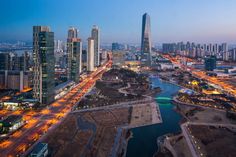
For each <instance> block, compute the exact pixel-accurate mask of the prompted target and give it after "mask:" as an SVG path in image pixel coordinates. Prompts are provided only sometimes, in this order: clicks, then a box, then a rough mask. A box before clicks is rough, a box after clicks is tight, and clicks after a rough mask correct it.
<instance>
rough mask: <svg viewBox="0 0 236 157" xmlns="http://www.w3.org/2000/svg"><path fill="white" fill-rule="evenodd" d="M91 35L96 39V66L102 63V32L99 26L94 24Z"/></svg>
mask: <svg viewBox="0 0 236 157" xmlns="http://www.w3.org/2000/svg"><path fill="white" fill-rule="evenodd" d="M91 37H92V38H93V40H94V66H96V67H97V66H99V65H100V32H99V28H98V26H95V25H94V26H93V28H92V32H91Z"/></svg>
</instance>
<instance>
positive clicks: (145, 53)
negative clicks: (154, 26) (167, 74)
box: [141, 13, 151, 66]
mask: <svg viewBox="0 0 236 157" xmlns="http://www.w3.org/2000/svg"><path fill="white" fill-rule="evenodd" d="M150 27H151V25H150V16H149V15H148V14H147V13H145V14H144V15H143V19H142V39H141V53H142V61H143V63H144V64H145V65H146V66H150V65H151V28H150Z"/></svg>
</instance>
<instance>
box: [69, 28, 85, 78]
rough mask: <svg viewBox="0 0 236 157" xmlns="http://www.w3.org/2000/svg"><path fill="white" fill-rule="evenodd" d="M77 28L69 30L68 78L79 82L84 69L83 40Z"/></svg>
mask: <svg viewBox="0 0 236 157" xmlns="http://www.w3.org/2000/svg"><path fill="white" fill-rule="evenodd" d="M77 35H78V33H77V29H76V28H72V27H71V28H70V29H69V30H68V38H67V54H68V64H67V66H68V70H67V73H68V79H69V80H73V81H75V82H79V76H80V73H81V71H82V41H81V39H79V38H78V36H77Z"/></svg>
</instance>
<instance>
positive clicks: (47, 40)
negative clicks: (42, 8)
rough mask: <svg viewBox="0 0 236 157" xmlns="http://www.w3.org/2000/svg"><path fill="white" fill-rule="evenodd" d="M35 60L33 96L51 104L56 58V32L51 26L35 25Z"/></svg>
mask: <svg viewBox="0 0 236 157" xmlns="http://www.w3.org/2000/svg"><path fill="white" fill-rule="evenodd" d="M33 61H34V80H33V96H34V98H36V99H38V100H39V101H40V102H41V103H42V104H45V105H47V104H50V103H51V102H52V101H53V100H54V87H55V82H54V75H55V58H54V33H53V32H50V28H49V27H45V26H34V27H33Z"/></svg>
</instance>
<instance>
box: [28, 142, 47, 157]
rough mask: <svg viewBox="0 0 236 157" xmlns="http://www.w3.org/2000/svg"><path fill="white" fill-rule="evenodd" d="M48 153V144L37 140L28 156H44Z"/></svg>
mask: <svg viewBox="0 0 236 157" xmlns="http://www.w3.org/2000/svg"><path fill="white" fill-rule="evenodd" d="M47 155H48V144H47V143H42V142H39V143H38V144H37V145H36V146H35V147H34V148H33V150H32V152H31V153H30V155H29V156H30V157H46V156H47Z"/></svg>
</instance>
